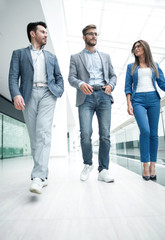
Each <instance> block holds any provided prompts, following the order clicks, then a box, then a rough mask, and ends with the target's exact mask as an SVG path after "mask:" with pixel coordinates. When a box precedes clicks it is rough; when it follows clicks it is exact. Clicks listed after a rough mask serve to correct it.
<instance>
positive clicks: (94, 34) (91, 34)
mask: <svg viewBox="0 0 165 240" xmlns="http://www.w3.org/2000/svg"><path fill="white" fill-rule="evenodd" d="M86 35H89V36H96V37H97V36H99V34H98V33H97V32H87V33H85V36H86Z"/></svg>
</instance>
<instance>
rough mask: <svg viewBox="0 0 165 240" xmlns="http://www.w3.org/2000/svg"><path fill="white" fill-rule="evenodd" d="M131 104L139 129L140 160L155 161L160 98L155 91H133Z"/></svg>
mask: <svg viewBox="0 0 165 240" xmlns="http://www.w3.org/2000/svg"><path fill="white" fill-rule="evenodd" d="M132 106H133V112H134V116H135V119H136V121H137V124H138V127H139V129H140V156H141V161H142V162H149V161H150V162H156V160H157V150H158V124H159V115H160V98H159V96H158V94H157V92H156V91H153V92H141V93H135V96H134V99H133V100H132Z"/></svg>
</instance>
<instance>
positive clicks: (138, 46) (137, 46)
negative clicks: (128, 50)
mask: <svg viewBox="0 0 165 240" xmlns="http://www.w3.org/2000/svg"><path fill="white" fill-rule="evenodd" d="M140 47H142V45H141V44H139V45H136V46H135V47H134V48H133V50H134V51H135V49H136V48H138V49H139V48H140Z"/></svg>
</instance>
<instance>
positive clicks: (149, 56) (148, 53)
mask: <svg viewBox="0 0 165 240" xmlns="http://www.w3.org/2000/svg"><path fill="white" fill-rule="evenodd" d="M136 43H139V44H140V45H141V46H142V47H143V49H144V54H145V62H146V64H147V66H148V67H149V68H151V70H152V69H154V71H155V74H156V76H157V77H159V73H158V69H157V66H156V64H155V63H154V61H153V58H152V53H151V49H150V46H149V44H148V43H147V42H146V41H144V40H139V41H136V42H135V43H134V44H133V46H132V50H131V52H132V53H133V55H134V57H135V62H134V64H133V65H132V69H131V75H133V74H134V72H135V70H136V68H137V66H139V57H137V56H136V55H135V53H134V51H135V49H134V47H135V44H136Z"/></svg>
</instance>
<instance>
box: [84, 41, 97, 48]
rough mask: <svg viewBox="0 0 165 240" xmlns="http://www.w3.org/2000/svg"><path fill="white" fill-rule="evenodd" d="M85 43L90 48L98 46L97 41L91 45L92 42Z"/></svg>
mask: <svg viewBox="0 0 165 240" xmlns="http://www.w3.org/2000/svg"><path fill="white" fill-rule="evenodd" d="M85 43H86V44H87V45H88V46H90V47H94V46H96V44H97V41H96V42H95V43H91V42H90V41H87V40H85Z"/></svg>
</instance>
